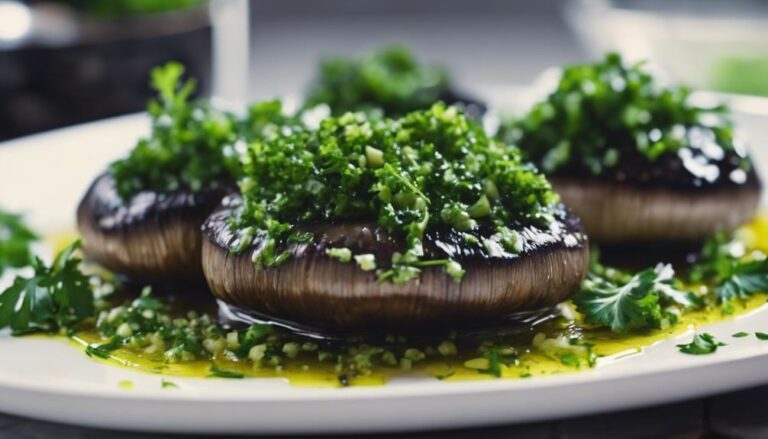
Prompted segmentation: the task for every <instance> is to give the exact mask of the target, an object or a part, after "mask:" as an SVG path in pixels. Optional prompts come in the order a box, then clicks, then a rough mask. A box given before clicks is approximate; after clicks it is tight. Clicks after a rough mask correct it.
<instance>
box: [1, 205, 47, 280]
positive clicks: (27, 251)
mask: <svg viewBox="0 0 768 439" xmlns="http://www.w3.org/2000/svg"><path fill="white" fill-rule="evenodd" d="M37 240H38V237H37V235H36V234H35V232H33V231H32V230H31V229H29V227H27V226H26V224H24V220H23V218H22V216H21V215H17V214H15V213H11V212H6V211H4V210H2V209H0V275H2V274H3V272H4V271H5V269H7V268H20V267H25V266H27V265H30V264H31V263H32V261H33V260H34V258H33V256H32V250H31V246H32V243H34V242H35V241H37Z"/></svg>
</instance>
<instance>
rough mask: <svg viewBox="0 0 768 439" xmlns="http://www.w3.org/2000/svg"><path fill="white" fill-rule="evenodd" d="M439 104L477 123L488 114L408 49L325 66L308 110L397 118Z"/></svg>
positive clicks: (338, 60) (443, 72)
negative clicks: (455, 108)
mask: <svg viewBox="0 0 768 439" xmlns="http://www.w3.org/2000/svg"><path fill="white" fill-rule="evenodd" d="M438 101H442V102H445V103H446V104H448V105H456V106H458V107H461V108H462V109H463V110H464V112H465V113H466V114H468V115H469V116H471V117H472V118H474V119H477V120H480V119H481V118H482V117H483V115H484V114H485V113H486V111H487V107H486V105H485V104H484V103H482V102H480V101H479V100H478V99H476V98H474V97H471V96H468V95H466V94H465V93H463V92H461V91H459V90H457V89H456V88H455V85H454V84H453V81H452V80H451V78H450V76H449V74H448V72H447V71H446V70H445V69H443V68H441V67H438V66H434V65H426V64H422V63H420V62H419V60H417V59H416V57H415V56H414V55H413V54H412V53H410V52H409V51H408V49H407V48H405V47H402V46H390V47H383V48H381V49H379V50H377V51H375V52H373V53H371V54H369V55H367V56H364V57H360V58H347V57H332V58H327V59H325V60H323V61H322V62H321V63H320V66H319V68H318V72H317V75H316V77H315V78H314V79H313V80H312V82H311V83H310V86H309V90H308V91H307V96H306V99H305V103H304V106H305V107H312V106H315V105H318V104H326V105H328V107H330V110H331V113H332V114H333V115H335V116H340V115H342V114H344V113H346V112H349V111H370V110H374V111H381V112H382V113H384V115H386V116H389V117H399V116H402V115H404V114H406V113H408V112H411V111H416V110H425V109H428V108H429V107H430V106H432V104H434V103H435V102H438Z"/></svg>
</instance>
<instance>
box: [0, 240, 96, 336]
mask: <svg viewBox="0 0 768 439" xmlns="http://www.w3.org/2000/svg"><path fill="white" fill-rule="evenodd" d="M79 246H80V242H79V241H75V242H74V243H72V244H71V245H70V246H69V247H67V248H66V249H64V250H63V251H62V252H61V253H59V254H58V255H57V256H56V258H55V259H54V261H53V263H52V264H51V265H46V264H45V263H44V262H43V261H42V260H40V259H39V258H36V259H35V260H34V261H33V263H32V268H33V269H34V275H33V276H32V277H21V276H18V277H16V279H15V281H14V282H13V284H12V285H11V286H10V287H8V288H6V289H5V291H3V293H2V294H0V329H3V328H10V329H11V330H12V331H13V332H14V333H15V334H21V333H29V332H37V331H57V330H59V329H63V328H71V327H72V326H73V325H76V324H77V323H79V322H82V321H83V320H85V319H87V318H89V317H92V316H93V315H94V313H95V307H94V295H93V289H92V287H91V285H90V283H89V280H88V277H87V276H85V275H84V274H83V273H82V272H81V271H80V269H79V266H80V259H79V258H77V257H75V256H74V253H75V250H77V249H78V247H79Z"/></svg>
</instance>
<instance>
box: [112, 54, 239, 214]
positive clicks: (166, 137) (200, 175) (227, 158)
mask: <svg viewBox="0 0 768 439" xmlns="http://www.w3.org/2000/svg"><path fill="white" fill-rule="evenodd" d="M183 74H184V67H183V66H182V65H181V64H178V63H175V62H171V63H168V64H165V65H163V66H160V67H157V68H155V69H153V70H152V74H151V76H152V80H151V83H152V87H153V88H155V90H157V92H158V98H157V99H156V100H153V101H151V102H150V103H149V107H148V111H149V114H150V116H151V118H152V131H151V134H150V136H149V137H146V138H144V139H141V140H140V141H139V142H138V144H137V145H136V146H135V147H134V148H133V150H132V151H131V152H130V153H129V155H128V156H127V157H125V158H123V159H120V160H117V161H115V162H114V163H112V165H111V172H112V175H113V177H114V179H115V184H116V189H117V191H118V193H119V194H120V196H121V197H122V198H123V199H130V198H131V197H132V196H133V195H135V194H137V193H138V192H140V191H143V190H152V191H156V192H171V191H176V190H181V189H186V190H191V191H193V192H196V191H200V190H204V189H217V188H218V187H220V186H221V185H222V184H223V182H225V181H228V180H229V179H230V178H231V175H233V174H237V169H238V168H239V166H238V165H237V160H236V154H225V146H227V145H230V144H232V143H234V142H235V139H236V138H237V133H238V124H237V122H236V121H235V119H234V116H232V115H231V114H228V113H224V112H221V111H217V110H215V109H214V108H212V107H211V106H210V105H209V104H208V103H206V102H203V101H191V100H190V96H191V95H192V93H193V92H194V90H195V82H194V81H193V80H187V81H182V75H183Z"/></svg>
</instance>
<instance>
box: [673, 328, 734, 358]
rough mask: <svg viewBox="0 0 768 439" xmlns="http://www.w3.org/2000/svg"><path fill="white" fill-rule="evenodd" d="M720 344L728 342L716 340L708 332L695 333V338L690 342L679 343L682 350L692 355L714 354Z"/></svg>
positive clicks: (723, 344)
mask: <svg viewBox="0 0 768 439" xmlns="http://www.w3.org/2000/svg"><path fill="white" fill-rule="evenodd" d="M720 346H726V344H725V343H721V342H719V341H717V340H715V337H714V336H712V334H708V333H706V332H702V333H700V334H694V335H693V340H692V341H691V342H690V343H688V344H679V345H677V347H678V348H679V349H680V352H682V353H684V354H690V355H706V354H712V353H714V352H715V351H717V348H718V347H720Z"/></svg>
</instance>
